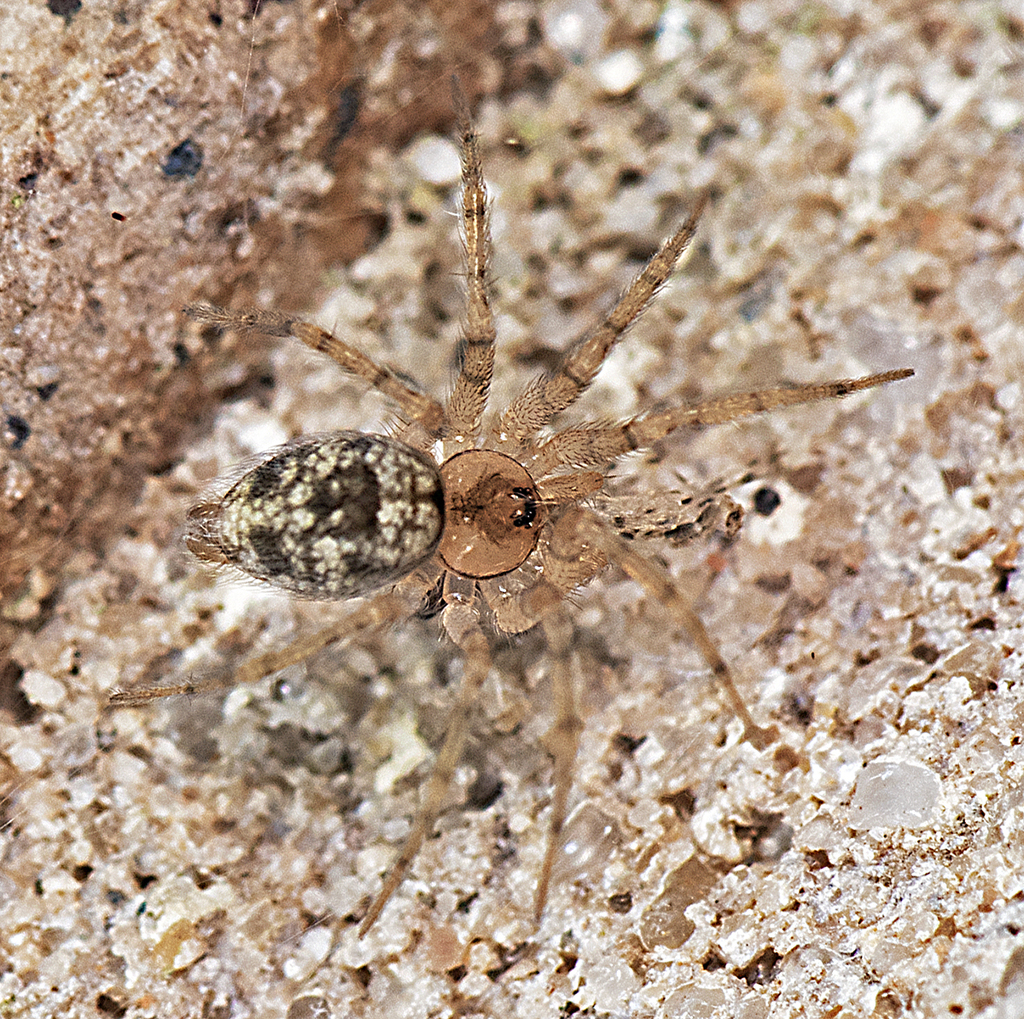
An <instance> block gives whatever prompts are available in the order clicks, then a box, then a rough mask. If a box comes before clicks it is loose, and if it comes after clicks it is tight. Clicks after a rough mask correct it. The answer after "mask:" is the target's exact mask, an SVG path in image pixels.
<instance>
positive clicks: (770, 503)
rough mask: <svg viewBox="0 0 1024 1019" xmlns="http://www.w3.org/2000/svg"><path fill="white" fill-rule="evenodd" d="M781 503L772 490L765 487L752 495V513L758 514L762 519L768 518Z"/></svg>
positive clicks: (780, 499)
mask: <svg viewBox="0 0 1024 1019" xmlns="http://www.w3.org/2000/svg"><path fill="white" fill-rule="evenodd" d="M781 502H782V497H781V496H780V495H779V493H778V492H776V491H775V489H774V488H768V487H767V486H765V487H763V488H759V489H758V490H757V491H756V492H755V493H754V512H755V513H760V514H761V516H763V517H770V516H771V515H772V514H773V513H774V512H775V511H776V510H777V509H778V508H779V503H781Z"/></svg>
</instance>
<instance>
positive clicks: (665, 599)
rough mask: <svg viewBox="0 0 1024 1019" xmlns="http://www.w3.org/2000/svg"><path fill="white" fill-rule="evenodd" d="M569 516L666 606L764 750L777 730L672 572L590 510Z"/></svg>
mask: <svg viewBox="0 0 1024 1019" xmlns="http://www.w3.org/2000/svg"><path fill="white" fill-rule="evenodd" d="M566 517H567V518H568V520H569V523H570V524H571V525H572V526H573V527H574V528H575V530H576V533H577V535H578V537H579V539H580V540H581V541H583V542H585V543H587V544H588V545H593V546H594V547H595V548H596V549H599V550H600V551H601V552H602V553H603V554H604V555H606V556H607V557H608V561H609V562H613V563H615V564H616V565H617V566H618V567H619V568H620V569H621V570H622V571H623V572H624V573H625V574H626V575H627V576H629V577H632V578H633V580H635V581H637V583H639V584H640V585H641V586H642V587H643V588H644V590H646V591H647V593H648V594H650V595H651V596H652V597H653V598H654V599H655V600H657V601H658V602H659V603H660V604H662V605H664V606H665V608H666V609H667V610H668V612H669V614H670V615H671V616H672V617H673V618H674V619H675V620H676V622H677V623H679V625H680V626H682V627H683V629H684V630H686V632H687V633H688V634H689V636H690V639H691V640H692V641H693V643H694V644H695V645H696V647H697V650H698V651H699V652H700V653H701V655H702V657H703V658H704V661H705V662H707V664H708V666H709V667H710V668H711V671H712V673H714V676H715V679H716V680H717V681H718V683H719V685H720V686H721V688H722V690H723V691H724V692H725V695H726V698H727V699H728V701H729V704H730V706H731V707H732V710H733V711H734V712H735V713H736V716H737V717H738V718H739V720H740V721H741V722H742V723H743V728H744V738H745V739H747V740H749V741H750V742H751V743H753V744H754V746H756V747H759V748H761V749H763V748H764V747H766V746H768V745H769V744H770V743H771V742H772V741H773V740H774V739H775V737H776V735H777V733H776V732H775V731H774V729H763V728H762V727H761V726H759V725H758V724H757V723H756V722H755V721H754V719H753V717H752V716H751V714H750V711H749V710H748V709H747V706H746V704H745V703H744V701H743V698H742V697H741V696H740V693H739V690H738V689H737V687H736V683H735V680H734V679H733V675H732V670H731V669H730V668H729V666H728V665H727V664H726V662H725V659H724V658H723V657H722V656H721V654H720V653H719V651H718V648H717V647H716V646H715V642H714V641H713V640H712V639H711V637H710V636H709V635H708V632H707V630H705V629H704V624H703V623H702V622H701V621H700V617H699V616H698V615H697V613H696V612H695V611H694V609H693V606H692V605H690V603H689V602H688V601H687V600H686V598H684V597H683V595H682V593H681V592H680V590H679V588H678V587H677V586H676V584H675V582H674V581H673V580H672V577H671V575H670V574H669V573H668V571H667V570H665V569H664V568H663V567H661V566H659V565H657V564H656V563H655V562H654V561H652V560H650V559H647V558H645V557H644V556H642V555H640V554H639V553H638V552H636V551H635V550H634V548H633V547H632V546H631V545H630V544H629V542H627V541H625V540H624V539H623V538H620V537H619V535H617V534H616V533H615V532H614V531H613V530H612V529H611V528H610V527H609V526H608V525H607V524H605V523H604V521H602V520H601V519H600V518H599V517H597V516H595V515H594V514H593V513H591V512H589V511H588V510H584V509H581V508H579V507H574V508H573V509H571V510H569V511H568V513H567V514H566Z"/></svg>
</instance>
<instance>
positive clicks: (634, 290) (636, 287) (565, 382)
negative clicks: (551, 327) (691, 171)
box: [497, 196, 707, 476]
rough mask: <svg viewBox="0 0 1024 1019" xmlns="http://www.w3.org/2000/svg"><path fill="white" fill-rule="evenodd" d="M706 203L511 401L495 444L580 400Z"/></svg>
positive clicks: (525, 433)
mask: <svg viewBox="0 0 1024 1019" xmlns="http://www.w3.org/2000/svg"><path fill="white" fill-rule="evenodd" d="M706 204H707V196H702V197H701V198H700V199H698V201H697V205H696V207H695V208H694V210H693V212H692V213H691V214H690V217H689V218H688V219H687V220H686V222H685V223H684V224H683V225H682V226H681V227H680V228H679V229H678V230H677V231H676V232H675V233H674V234H673V235H672V236H671V237H670V238H669V239H668V240H667V241H665V243H664V244H662V246H661V248H660V249H659V250H658V252H657V253H656V254H655V255H654V257H653V258H652V259H651V260H650V261H649V262H648V263H647V265H645V266H644V268H643V269H642V270H641V272H640V274H639V275H638V276H637V277H636V279H634V280H633V282H632V283H631V284H630V285H629V287H628V288H627V289H626V292H625V293H624V294H623V295H622V297H620V298H619V301H618V303H617V304H616V305H615V307H614V308H613V309H612V310H611V312H610V313H609V315H608V317H607V318H605V320H604V321H603V322H602V323H601V324H600V325H599V326H598V327H597V328H596V329H595V330H594V331H593V332H592V333H590V334H589V335H588V336H587V337H586V338H585V339H584V340H583V342H582V343H580V344H578V345H577V346H575V347H574V348H573V349H572V350H570V351H569V353H568V354H567V355H566V356H565V358H564V359H563V361H562V363H561V365H560V366H559V368H558V369H557V371H555V372H554V374H552V375H549V376H544V377H542V378H539V379H537V380H536V381H534V382H533V383H531V384H530V385H529V386H528V387H527V389H526V390H525V391H524V392H523V393H521V394H520V395H519V396H518V397H516V399H515V400H513V402H512V403H511V405H510V406H509V408H508V410H506V411H505V412H504V414H502V416H501V420H500V421H499V423H498V427H497V438H498V440H499V441H500V442H502V443H508V444H511V445H513V446H522V445H523V443H525V442H526V440H527V439H528V438H529V437H530V436H531V435H534V434H535V433H536V432H537V431H538V430H539V429H541V428H543V427H544V426H545V425H546V424H547V423H548V422H549V421H550V420H551V419H552V418H553V417H554V416H555V415H556V414H558V413H559V412H560V411H563V410H565V409H566V407H569V406H570V405H571V404H573V403H575V402H576V400H577V399H579V397H580V395H581V394H582V393H583V391H584V390H585V389H586V388H587V387H588V386H589V385H590V383H591V382H592V381H593V379H594V376H595V375H596V374H597V372H598V369H599V368H600V367H601V365H602V364H603V363H604V359H605V358H606V357H607V356H608V353H609V351H611V349H612V347H614V346H615V344H616V343H618V341H619V340H620V339H621V338H622V335H623V333H624V332H625V331H626V329H628V328H629V326H630V325H631V324H632V323H633V322H634V321H635V320H636V319H637V318H638V317H639V315H640V314H641V313H642V312H643V310H644V308H646V307H647V305H648V304H649V303H650V301H651V298H653V297H654V295H655V294H656V293H657V292H658V290H659V289H661V287H662V286H663V285H664V283H665V281H666V280H667V279H668V278H669V276H671V275H672V272H673V270H674V269H675V267H676V263H677V262H678V261H679V257H680V255H682V253H683V252H684V251H685V250H686V248H687V247H688V246H689V244H690V241H691V240H692V239H693V235H694V233H695V232H696V230H697V221H698V220H699V219H700V216H701V213H702V212H703V211H704V206H705V205H706ZM537 476H539V475H537Z"/></svg>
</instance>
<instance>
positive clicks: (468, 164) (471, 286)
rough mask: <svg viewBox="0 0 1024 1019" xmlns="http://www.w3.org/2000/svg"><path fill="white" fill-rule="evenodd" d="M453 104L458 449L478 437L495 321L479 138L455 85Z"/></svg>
mask: <svg viewBox="0 0 1024 1019" xmlns="http://www.w3.org/2000/svg"><path fill="white" fill-rule="evenodd" d="M452 98H453V100H454V102H455V112H456V116H457V117H458V122H459V137H460V139H461V142H462V152H461V155H462V229H463V236H464V239H465V245H466V285H467V302H466V325H465V328H464V330H463V338H462V365H461V367H460V369H459V374H458V378H456V380H455V386H454V388H453V389H452V393H451V396H449V397H448V404H447V406H446V407H445V414H446V417H447V422H448V426H447V429H446V434H447V435H448V436H449V437H450V438H451V439H452V440H453V441H455V442H456V443H458V444H461V443H462V441H463V440H464V439H472V438H475V437H476V436H477V435H479V434H480V421H481V418H482V417H483V413H484V408H485V407H486V405H487V394H488V393H489V392H490V388H491V377H492V376H493V374H494V343H495V329H494V317H493V316H492V314H491V305H490V301H489V299H488V294H487V290H488V286H489V283H490V280H489V267H488V262H489V258H490V247H491V237H490V224H489V222H488V211H487V206H488V201H487V187H486V185H485V184H484V174H483V169H482V167H481V164H480V147H479V140H478V138H477V133H476V130H475V128H474V127H473V122H472V120H471V119H470V115H469V108H468V106H467V104H466V97H465V96H464V95H463V93H462V89H461V88H460V87H459V84H458V81H457V80H456V79H454V78H453V79H452Z"/></svg>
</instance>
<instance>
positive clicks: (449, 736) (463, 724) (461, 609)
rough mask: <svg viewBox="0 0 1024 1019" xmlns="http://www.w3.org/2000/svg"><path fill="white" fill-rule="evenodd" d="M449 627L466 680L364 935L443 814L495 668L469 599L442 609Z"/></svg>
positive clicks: (369, 912)
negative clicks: (474, 714)
mask: <svg viewBox="0 0 1024 1019" xmlns="http://www.w3.org/2000/svg"><path fill="white" fill-rule="evenodd" d="M442 621H443V623H444V627H445V630H446V631H447V632H448V635H449V636H450V637H451V638H452V640H453V641H454V642H455V643H456V644H457V645H458V646H459V648H460V649H461V650H462V653H463V673H462V685H461V687H460V689H459V698H458V701H457V702H456V703H455V706H454V708H453V709H452V713H451V721H450V722H449V723H448V729H447V731H446V732H445V735H444V742H443V743H442V744H441V750H440V752H439V753H438V755H437V760H436V761H435V762H434V769H433V771H432V772H431V774H430V779H429V780H428V782H427V788H426V790H425V791H424V793H423V798H422V801H421V803H420V807H419V811H418V813H417V814H416V818H415V820H414V821H413V825H412V829H411V830H410V832H409V834H408V835H407V836H406V839H405V842H404V843H403V844H402V848H401V850H400V851H399V854H398V859H396V860H395V862H394V863H393V864H392V865H391V867H390V868H389V869H388V872H387V874H386V875H385V877H384V882H383V884H382V885H381V889H380V891H379V892H378V893H377V897H376V898H375V899H374V900H373V902H372V903H371V904H370V908H369V910H367V913H366V916H364V917H363V920H362V923H360V925H359V936H360V937H363V936H364V935H365V934H366V932H367V931H368V930H369V929H370V928H371V927H372V926H373V924H374V921H376V919H377V917H378V916H380V913H381V910H382V909H383V908H384V906H385V905H386V904H387V901H388V899H390V898H391V896H392V895H393V894H394V891H395V889H396V888H397V887H398V886H399V885H400V884H401V883H402V881H403V880H404V878H405V875H406V873H407V872H408V870H409V867H410V865H411V864H412V861H413V860H414V859H415V858H416V854H417V853H418V852H419V850H420V846H422V845H423V841H424V839H426V838H427V837H428V836H429V835H430V833H431V832H432V831H433V829H434V824H435V822H436V821H437V815H438V814H439V813H440V811H441V806H442V804H443V803H444V799H445V796H446V794H447V792H448V790H449V789H450V788H451V784H452V780H453V779H454V777H455V769H456V768H457V767H458V765H459V761H460V760H461V759H462V751H463V750H464V749H465V746H466V739H467V737H468V736H469V720H470V715H471V714H472V710H473V706H474V705H475V703H476V701H477V699H478V695H479V693H480V688H481V686H483V683H484V680H485V679H486V678H487V673H488V671H489V670H490V667H491V652H490V648H489V647H488V645H487V638H486V637H485V636H484V633H483V631H482V630H481V629H480V620H479V618H478V616H477V613H476V610H475V609H474V608H473V607H472V606H470V605H466V604H454V605H448V606H447V607H446V608H445V609H444V612H443V614H442Z"/></svg>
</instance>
